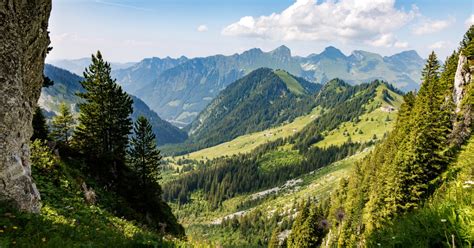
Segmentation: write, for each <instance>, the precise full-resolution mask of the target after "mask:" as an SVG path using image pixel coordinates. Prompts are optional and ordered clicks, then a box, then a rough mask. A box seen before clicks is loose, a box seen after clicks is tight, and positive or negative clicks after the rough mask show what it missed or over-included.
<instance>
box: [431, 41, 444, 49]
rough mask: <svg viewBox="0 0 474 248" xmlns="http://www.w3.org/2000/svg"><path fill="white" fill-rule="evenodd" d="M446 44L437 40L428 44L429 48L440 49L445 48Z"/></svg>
mask: <svg viewBox="0 0 474 248" xmlns="http://www.w3.org/2000/svg"><path fill="white" fill-rule="evenodd" d="M447 45H448V43H447V42H446V41H438V42H435V43H433V44H431V45H430V46H429V48H430V49H433V50H436V49H442V48H445V47H446V46H447Z"/></svg>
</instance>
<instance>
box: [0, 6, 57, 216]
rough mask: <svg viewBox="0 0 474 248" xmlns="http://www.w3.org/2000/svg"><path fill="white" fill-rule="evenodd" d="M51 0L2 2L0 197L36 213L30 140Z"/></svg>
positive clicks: (19, 207) (0, 39) (0, 10)
mask: <svg viewBox="0 0 474 248" xmlns="http://www.w3.org/2000/svg"><path fill="white" fill-rule="evenodd" d="M50 12H51V0H2V1H0V34H1V35H0V201H2V202H9V203H11V204H13V205H14V206H16V207H17V208H18V209H20V210H22V211H29V212H39V210H40V196H39V193H38V191H37V189H36V186H35V184H34V182H33V180H32V178H31V166H30V160H29V155H30V154H29V147H28V143H29V140H30V137H31V135H32V132H33V130H32V126H31V121H32V116H33V112H34V109H35V107H36V104H37V101H38V98H39V96H40V92H41V86H42V83H43V66H44V59H45V57H46V53H47V47H48V45H49V42H50V41H49V36H48V32H47V29H48V19H49V14H50Z"/></svg>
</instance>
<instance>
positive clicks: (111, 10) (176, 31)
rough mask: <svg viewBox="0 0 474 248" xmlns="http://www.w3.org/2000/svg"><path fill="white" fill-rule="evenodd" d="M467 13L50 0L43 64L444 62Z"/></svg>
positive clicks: (465, 2) (418, 7) (375, 2)
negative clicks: (281, 57)
mask: <svg viewBox="0 0 474 248" xmlns="http://www.w3.org/2000/svg"><path fill="white" fill-rule="evenodd" d="M473 14H474V1H473V0H442V1H436V0H419V1H415V0H403V1H401V0H398V1H395V0H370V1H364V0H338V1H335V0H318V1H316V0H291V1H290V0H238V1H229V0H201V1H197V0H53V11H52V13H51V19H50V31H51V39H52V46H53V47H54V49H53V51H52V52H51V53H50V54H49V56H48V60H53V59H64V58H67V59H72V58H81V57H87V56H90V54H91V53H93V52H95V51H97V50H101V51H102V53H103V54H104V56H105V57H106V59H108V60H110V61H115V62H128V61H139V60H141V59H143V58H145V57H152V56H158V57H165V56H171V57H178V56H181V55H185V56H188V57H198V56H208V55H214V54H227V55H228V54H233V53H240V52H242V51H245V50H247V49H250V48H253V47H259V48H261V49H262V50H264V51H268V50H272V49H274V48H275V47H278V46H279V45H287V46H288V47H289V48H290V49H291V50H292V53H293V54H294V55H302V56H305V55H308V54H311V53H319V52H321V51H322V50H323V49H324V48H325V47H327V46H330V45H332V46H336V47H338V48H340V49H341V50H342V51H343V52H344V53H346V54H350V52H352V51H353V50H366V51H372V52H377V53H380V54H382V55H390V54H393V53H397V52H400V51H403V50H412V49H413V50H416V51H417V52H418V53H419V54H420V55H421V56H422V57H427V54H428V53H429V52H430V51H431V50H435V51H436V52H437V53H438V54H439V57H440V58H442V59H444V58H445V57H446V56H447V55H448V54H450V53H451V52H452V51H453V50H454V49H456V47H457V45H458V43H459V41H460V40H461V38H462V35H463V34H464V32H465V31H466V30H467V27H468V25H469V23H472V22H474V15H473Z"/></svg>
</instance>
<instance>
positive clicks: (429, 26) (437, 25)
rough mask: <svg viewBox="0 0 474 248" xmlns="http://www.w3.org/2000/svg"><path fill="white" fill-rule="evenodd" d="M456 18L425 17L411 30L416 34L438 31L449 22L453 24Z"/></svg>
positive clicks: (447, 25)
mask: <svg viewBox="0 0 474 248" xmlns="http://www.w3.org/2000/svg"><path fill="white" fill-rule="evenodd" d="M455 21H456V20H455V19H454V18H449V19H447V20H429V19H426V20H424V21H422V22H421V24H420V25H419V26H417V27H415V28H413V30H412V32H413V34H416V35H425V34H432V33H436V32H439V31H441V30H443V29H445V28H447V27H449V26H450V25H451V24H453V23H454V22H455Z"/></svg>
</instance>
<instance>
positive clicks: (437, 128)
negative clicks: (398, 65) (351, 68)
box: [330, 53, 472, 247]
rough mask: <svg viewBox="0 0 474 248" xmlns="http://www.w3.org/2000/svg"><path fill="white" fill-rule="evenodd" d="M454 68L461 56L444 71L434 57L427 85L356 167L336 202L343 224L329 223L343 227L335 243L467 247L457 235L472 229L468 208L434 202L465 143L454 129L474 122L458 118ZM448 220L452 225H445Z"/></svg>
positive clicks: (425, 80) (429, 64)
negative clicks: (454, 89) (436, 193)
mask: <svg viewBox="0 0 474 248" xmlns="http://www.w3.org/2000/svg"><path fill="white" fill-rule="evenodd" d="M456 68H457V53H454V54H453V55H452V56H451V57H449V58H448V59H447V60H446V63H445V65H444V66H443V71H442V72H440V65H439V64H438V59H437V57H436V55H435V54H434V53H432V54H431V55H430V56H429V58H428V60H427V63H426V66H425V68H424V70H423V72H422V75H423V83H422V86H421V88H420V90H419V92H418V94H417V95H416V96H415V95H414V94H412V93H409V94H407V95H406V96H405V104H404V105H402V107H401V109H400V112H399V116H398V119H397V123H396V126H395V129H394V131H393V132H392V133H391V134H390V135H388V137H387V138H386V139H385V140H384V142H383V143H381V144H380V145H378V146H377V147H376V148H375V150H374V151H373V153H372V154H371V155H369V156H368V157H367V158H366V159H364V160H363V161H362V162H361V163H358V164H357V165H356V168H355V170H354V172H353V174H352V175H351V177H350V178H349V180H348V182H347V183H346V184H344V185H343V186H341V188H340V190H339V191H338V192H339V193H338V194H336V195H335V196H334V197H333V199H332V207H331V213H332V214H331V215H330V216H335V215H336V213H337V211H343V212H344V213H345V218H344V220H342V221H339V222H338V221H336V220H335V217H331V218H332V221H334V222H336V223H338V225H337V227H334V228H333V231H334V236H336V237H330V238H331V239H332V240H335V241H333V242H334V243H337V245H339V246H359V245H361V244H366V245H369V246H375V245H377V243H381V244H382V245H383V246H388V247H406V246H408V247H410V246H412V247H433V246H436V247H440V246H449V245H450V242H455V243H456V244H457V245H456V246H458V245H460V244H462V245H464V244H465V242H466V240H468V239H467V238H465V235H459V233H457V234H454V233H456V232H459V231H461V230H464V229H466V224H463V223H465V222H468V223H471V221H470V218H467V217H466V216H468V215H469V213H468V212H465V211H464V210H462V211H460V209H462V208H463V207H462V206H463V205H464V204H465V203H461V202H453V201H451V202H449V200H448V201H447V202H443V201H439V202H438V203H436V204H433V203H432V202H431V199H432V198H431V197H432V196H433V194H435V192H436V191H437V189H440V187H442V185H443V183H442V182H443V180H444V179H443V178H444V177H445V176H444V175H445V174H446V173H447V172H449V171H450V170H449V165H450V164H452V162H453V161H454V160H455V159H456V154H457V152H458V147H457V145H458V144H459V143H462V142H463V141H464V140H463V139H462V138H461V139H460V141H455V139H456V137H455V136H456V133H457V132H459V131H457V130H455V129H453V123H457V122H459V120H462V121H464V122H465V120H466V119H470V118H471V117H470V116H472V113H470V112H469V111H467V112H465V113H463V114H461V115H459V114H456V113H455V106H454V102H453V96H452V90H453V83H454V74H455V71H456ZM465 93H466V97H468V96H469V94H471V93H470V92H469V91H468V90H467V91H465ZM463 132H464V131H463ZM465 132H467V133H470V130H469V129H467V131H465ZM453 137H454V138H453ZM471 167H472V166H471ZM420 209H421V210H420ZM469 211H471V210H469ZM443 216H444V217H443ZM449 216H452V219H453V221H450V220H448V221H443V223H444V222H446V223H445V224H442V223H441V222H440V220H441V219H442V220H446V219H449V218H451V217H449ZM441 225H444V226H441ZM467 225H471V224H467ZM392 234H393V236H391V235H392ZM451 234H454V235H455V237H454V239H455V240H454V241H452V240H451V236H450V235H451ZM381 241H383V242H381Z"/></svg>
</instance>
